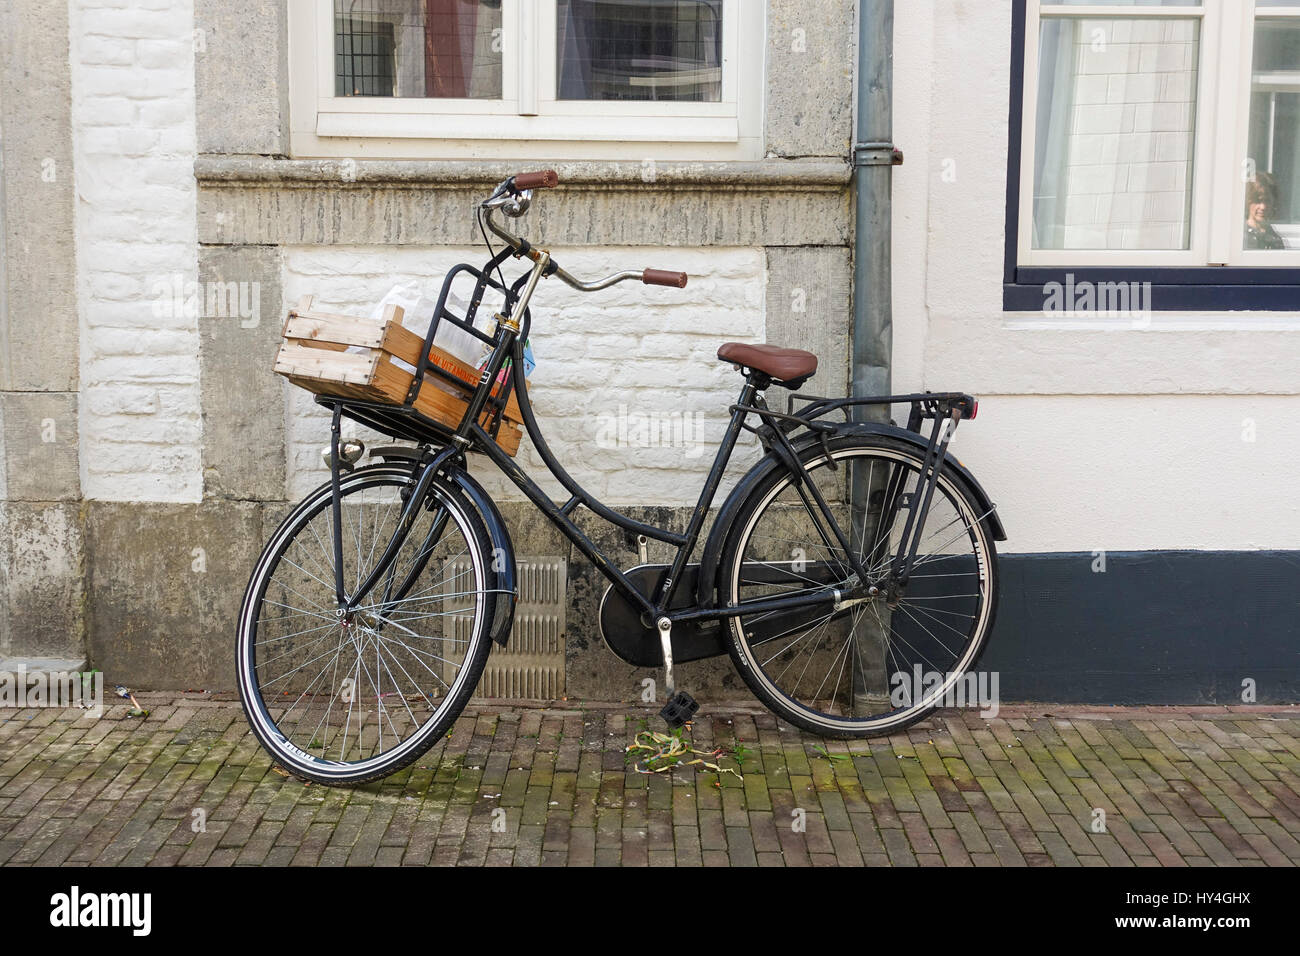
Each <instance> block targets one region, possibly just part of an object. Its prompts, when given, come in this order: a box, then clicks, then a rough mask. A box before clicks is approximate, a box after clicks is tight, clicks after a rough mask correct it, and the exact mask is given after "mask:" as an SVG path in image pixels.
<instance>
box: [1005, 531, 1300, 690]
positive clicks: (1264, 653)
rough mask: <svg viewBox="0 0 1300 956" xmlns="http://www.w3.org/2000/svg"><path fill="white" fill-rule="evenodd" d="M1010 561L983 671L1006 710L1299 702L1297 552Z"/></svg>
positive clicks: (1017, 557)
mask: <svg viewBox="0 0 1300 956" xmlns="http://www.w3.org/2000/svg"><path fill="white" fill-rule="evenodd" d="M1098 560H1099V559H1098V557H1096V556H1094V555H1093V554H1090V553H1087V552H1081V553H1077V554H1074V553H1070V554H1011V555H1003V556H1001V557H1000V558H999V567H1000V569H1001V571H1002V586H1001V594H1002V597H1001V602H1000V604H999V607H998V620H997V624H996V626H995V628H994V632H993V637H992V639H991V641H990V643H989V647H988V649H987V650H986V651H985V654H984V657H983V658H982V659H981V661H980V664H979V669H980V670H981V671H998V672H999V681H1000V688H999V689H1000V695H1001V700H1002V702H1004V703H1010V702H1015V701H1060V702H1062V703H1091V704H1241V703H1250V702H1251V701H1250V700H1243V697H1242V695H1243V693H1244V691H1245V686H1244V684H1243V682H1245V681H1248V680H1249V681H1253V682H1254V688H1255V701H1254V702H1257V703H1261V704H1277V703H1294V702H1297V701H1300V551H1137V552H1108V553H1106V555H1105V565H1104V567H1105V570H1104V571H1094V570H1093V568H1094V566H1095V565H1097V563H1098Z"/></svg>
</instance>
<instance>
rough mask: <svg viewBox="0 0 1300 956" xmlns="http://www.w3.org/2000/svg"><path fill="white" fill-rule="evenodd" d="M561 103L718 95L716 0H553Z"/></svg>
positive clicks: (693, 99) (702, 99) (718, 8)
mask: <svg viewBox="0 0 1300 956" xmlns="http://www.w3.org/2000/svg"><path fill="white" fill-rule="evenodd" d="M557 16H558V22H557V24H556V59H557V61H558V69H557V74H558V75H557V77H556V90H557V97H558V98H559V99H562V100H677V101H688V102H696V103H701V102H704V103H716V102H718V101H719V100H721V99H722V0H559V3H558V4H557Z"/></svg>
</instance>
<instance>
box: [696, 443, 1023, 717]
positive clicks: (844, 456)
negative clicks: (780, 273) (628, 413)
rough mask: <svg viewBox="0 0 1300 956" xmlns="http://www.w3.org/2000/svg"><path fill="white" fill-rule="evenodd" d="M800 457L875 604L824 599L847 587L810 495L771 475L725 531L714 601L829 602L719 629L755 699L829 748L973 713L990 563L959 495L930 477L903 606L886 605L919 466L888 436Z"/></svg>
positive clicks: (959, 487) (970, 506)
mask: <svg viewBox="0 0 1300 956" xmlns="http://www.w3.org/2000/svg"><path fill="white" fill-rule="evenodd" d="M801 458H802V460H803V464H804V467H805V468H806V469H807V471H808V476H809V479H810V480H811V482H812V483H813V485H815V487H816V488H817V489H818V491H819V492H820V493H821V497H822V498H823V500H824V501H825V503H826V505H827V509H828V510H829V511H830V513H831V516H832V517H833V518H834V520H835V523H836V524H838V525H839V526H840V528H841V529H843V533H844V536H845V537H846V538H847V539H848V544H849V545H850V547H852V548H853V549H854V551H855V552H856V553H857V555H858V556H859V557H860V558H861V564H862V565H863V566H864V567H865V569H866V571H867V574H868V580H867V582H866V584H867V585H869V586H876V587H878V588H879V589H880V595H879V596H878V597H874V598H871V599H868V600H861V601H860V602H859V603H852V604H847V605H845V606H842V607H840V608H838V609H837V608H836V607H835V606H834V603H833V598H832V597H831V596H830V595H831V594H832V592H834V591H837V590H838V591H841V592H844V591H847V590H849V589H851V588H853V587H854V586H856V585H857V584H858V583H859V582H858V581H857V580H856V578H855V574H854V572H853V570H852V568H851V564H850V561H849V560H848V552H847V551H846V550H845V548H844V547H843V546H842V545H841V543H840V539H839V537H838V536H837V535H836V534H835V533H834V530H833V528H832V527H831V526H830V525H829V523H828V522H827V520H826V518H825V515H824V514H823V513H822V510H821V508H820V506H819V505H818V504H817V503H816V498H815V496H813V495H812V494H811V492H810V489H809V488H808V487H804V486H803V485H802V483H800V482H796V481H795V480H794V477H793V476H792V475H791V473H790V472H789V471H788V470H787V469H785V468H779V467H778V468H774V469H772V471H771V473H770V474H769V475H768V476H766V478H764V479H760V481H759V482H758V483H757V485H756V486H755V488H754V490H753V492H752V493H751V494H750V496H749V498H748V500H747V501H746V502H745V503H744V504H743V505H742V506H741V510H740V512H739V514H738V515H737V517H736V519H735V522H734V524H733V525H732V531H731V533H730V537H729V539H728V544H727V546H726V548H725V549H724V552H723V559H722V566H721V579H720V591H721V596H722V597H723V598H724V599H726V600H725V603H728V604H731V605H736V604H739V603H741V602H742V601H750V600H757V599H762V598H772V597H778V596H789V595H800V596H811V595H812V594H816V593H820V594H825V595H827V598H826V600H824V601H822V602H820V603H817V604H812V605H806V606H804V607H800V608H793V609H787V610H782V611H777V612H770V611H769V612H766V613H753V614H749V615H738V616H736V617H733V618H731V619H730V623H731V627H730V629H729V632H728V637H729V640H728V649H729V651H730V654H731V658H732V661H733V662H734V663H735V665H736V669H737V670H738V671H739V672H740V675H741V676H742V677H743V678H744V680H745V682H746V683H747V684H748V685H749V687H750V689H751V690H752V691H753V692H754V694H755V696H757V697H758V698H759V700H761V701H763V703H764V704H766V705H767V706H768V707H769V708H771V709H772V710H773V711H774V712H776V713H777V714H778V715H779V716H781V717H783V718H784V719H785V720H787V721H789V722H790V723H791V724H794V725H796V726H799V727H803V728H804V729H806V730H810V731H813V732H814V733H817V734H820V735H822V736H827V737H868V736H875V735H879V734H886V733H890V732H892V731H896V730H900V729H902V728H904V727H906V726H908V725H909V724H912V723H914V722H915V721H917V720H920V719H921V718H922V717H924V716H925V715H926V714H927V713H929V712H930V711H931V710H933V709H934V708H935V707H937V706H940V705H941V704H945V703H976V702H978V701H981V700H983V698H982V697H981V696H980V690H981V688H980V687H979V685H978V681H976V686H974V687H972V684H971V682H970V681H966V680H964V676H965V675H966V674H967V672H968V671H970V669H971V668H972V667H973V666H974V665H975V663H976V662H977V660H978V657H979V654H980V652H981V651H982V650H983V647H984V644H985V642H986V641H987V639H988V635H989V632H990V630H991V629H992V626H993V617H994V612H995V609H996V606H997V594H998V584H997V553H996V550H995V548H994V544H993V537H992V534H991V533H990V531H989V527H988V522H986V521H984V520H983V519H984V518H985V517H986V516H985V515H984V514H982V513H981V511H980V510H979V509H980V506H979V504H978V499H977V498H976V496H975V495H974V493H973V492H972V491H971V489H970V488H969V487H968V486H967V483H966V482H965V481H964V480H963V479H962V478H961V476H960V475H957V474H954V473H952V472H951V471H943V472H941V473H940V475H939V480H938V483H937V485H936V487H935V491H934V497H933V499H932V501H931V505H930V510H929V514H928V516H927V518H926V521H925V525H924V527H923V528H922V529H921V531H920V533H919V541H918V547H917V552H916V560H915V563H914V565H913V568H912V574H911V576H910V579H909V580H908V582H907V585H906V588H905V589H903V590H902V592H901V594H900V593H898V592H895V593H892V594H888V593H887V592H888V584H889V580H890V577H889V572H890V566H891V563H892V561H893V558H894V555H895V554H896V553H897V551H898V548H899V544H900V542H901V539H902V537H903V534H904V527H905V524H906V519H907V510H906V509H907V504H908V503H909V502H910V501H911V500H912V498H913V497H914V496H915V495H916V494H917V490H918V485H919V479H920V475H921V470H922V464H923V458H922V453H921V452H920V451H919V450H917V449H916V448H915V447H913V446H911V445H909V444H908V443H906V442H903V441H900V440H898V439H894V438H890V437H888V436H844V437H841V438H836V439H832V440H831V441H830V442H829V443H828V445H827V446H826V447H825V448H824V447H823V446H822V445H821V444H817V445H814V446H811V447H809V448H807V449H804V450H803V451H802V453H801ZM855 503H857V506H856V507H855ZM983 690H985V691H987V686H985V687H984V688H983ZM972 698H973V699H972Z"/></svg>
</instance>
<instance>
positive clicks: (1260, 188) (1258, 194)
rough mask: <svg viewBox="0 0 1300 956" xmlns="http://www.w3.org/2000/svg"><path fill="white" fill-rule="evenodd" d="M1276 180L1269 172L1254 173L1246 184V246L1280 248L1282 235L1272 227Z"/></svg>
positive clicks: (1281, 246) (1275, 203)
mask: <svg viewBox="0 0 1300 956" xmlns="http://www.w3.org/2000/svg"><path fill="white" fill-rule="evenodd" d="M1276 208H1277V182H1276V181H1275V180H1274V179H1273V177H1272V175H1271V174H1269V173H1256V174H1255V178H1254V179H1252V180H1251V181H1250V182H1248V183H1247V184H1246V248H1247V249H1281V248H1284V243H1283V242H1282V237H1281V236H1280V235H1278V231H1277V230H1276V229H1274V228H1273V223H1272V221H1271V220H1272V218H1273V210H1274V209H1276Z"/></svg>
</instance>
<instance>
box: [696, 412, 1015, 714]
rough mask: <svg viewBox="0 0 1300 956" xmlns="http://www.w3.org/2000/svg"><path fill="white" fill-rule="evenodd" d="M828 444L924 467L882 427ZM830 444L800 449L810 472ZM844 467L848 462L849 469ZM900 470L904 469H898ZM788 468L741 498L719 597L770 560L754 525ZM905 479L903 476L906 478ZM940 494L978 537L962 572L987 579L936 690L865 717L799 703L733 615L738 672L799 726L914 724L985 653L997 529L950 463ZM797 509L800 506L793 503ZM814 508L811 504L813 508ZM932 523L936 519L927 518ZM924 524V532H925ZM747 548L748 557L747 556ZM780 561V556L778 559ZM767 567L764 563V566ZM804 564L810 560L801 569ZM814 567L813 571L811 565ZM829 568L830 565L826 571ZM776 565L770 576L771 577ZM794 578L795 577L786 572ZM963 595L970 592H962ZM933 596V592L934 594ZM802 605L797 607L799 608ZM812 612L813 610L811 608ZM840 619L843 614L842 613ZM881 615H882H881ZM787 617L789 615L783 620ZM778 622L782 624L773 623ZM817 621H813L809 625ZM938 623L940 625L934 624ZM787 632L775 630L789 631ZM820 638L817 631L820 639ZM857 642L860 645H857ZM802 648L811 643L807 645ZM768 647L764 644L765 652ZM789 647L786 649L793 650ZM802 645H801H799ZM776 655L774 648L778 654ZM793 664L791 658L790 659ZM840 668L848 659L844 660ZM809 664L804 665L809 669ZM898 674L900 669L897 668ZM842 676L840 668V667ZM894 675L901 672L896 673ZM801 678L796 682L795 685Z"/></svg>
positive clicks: (833, 449) (729, 596) (838, 455)
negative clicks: (759, 547) (761, 552)
mask: <svg viewBox="0 0 1300 956" xmlns="http://www.w3.org/2000/svg"><path fill="white" fill-rule="evenodd" d="M827 447H828V448H829V452H830V454H831V456H832V460H833V461H836V462H837V463H843V462H844V460H845V459H849V458H868V459H871V460H876V459H879V460H886V461H894V462H896V463H897V464H898V465H900V466H902V468H903V469H906V473H907V474H911V473H912V470H913V469H916V473H917V474H919V469H920V468H921V465H922V462H923V458H922V452H921V451H920V450H918V449H916V448H915V447H914V446H912V445H910V444H909V443H907V442H903V441H900V440H898V439H895V438H890V437H888V436H881V435H872V436H864V435H849V436H841V437H838V438H833V439H831V440H830V441H829V442H828V446H827ZM826 455H827V452H826V450H824V449H823V446H822V445H821V444H816V445H810V446H808V447H806V448H804V449H803V450H802V451H801V452H800V458H801V460H802V462H803V464H804V466H805V468H806V469H808V471H809V473H810V474H811V475H815V474H817V473H818V472H819V471H820V470H822V469H824V468H825V467H826ZM846 470H847V469H846ZM900 470H902V469H900ZM791 478H792V476H791V473H790V472H789V471H788V470H787V469H786V468H785V467H784V466H779V465H778V466H773V467H771V468H770V471H769V473H768V474H767V475H765V476H763V477H762V478H760V479H759V481H758V482H757V483H756V484H755V486H754V488H753V490H752V491H751V492H750V494H749V496H748V498H747V499H746V501H745V502H744V503H743V504H742V505H741V507H740V509H739V511H738V512H737V516H736V518H735V520H734V522H733V524H732V526H731V529H730V531H729V533H728V537H727V539H726V544H725V545H724V548H723V552H722V555H723V556H722V559H721V561H720V564H719V580H718V600H719V603H720V604H723V605H729V606H734V605H735V604H737V603H739V602H740V600H741V599H742V595H741V591H742V588H741V576H742V573H744V569H745V567H746V561H747V560H748V561H749V564H748V567H749V568H750V572H749V573H750V575H751V577H762V575H757V576H756V575H754V574H753V569H754V568H755V567H763V566H765V565H767V564H768V563H769V562H767V561H766V559H763V558H761V557H757V556H756V554H757V552H756V548H755V547H754V546H753V545H751V544H750V542H751V540H755V529H756V528H757V527H758V522H759V521H761V519H762V517H763V514H764V512H765V511H766V510H767V508H768V507H769V506H770V505H771V504H772V503H773V502H775V501H776V500H777V497H778V496H779V495H780V494H782V493H783V492H784V491H786V490H788V489H791V488H794V487H795V485H794V484H793V482H792V481H791ZM905 483H906V479H904V485H905ZM935 498H936V500H938V499H940V498H943V499H944V500H946V501H949V502H953V503H955V505H956V507H954V511H957V512H959V513H960V514H961V516H962V517H964V518H965V523H964V529H965V530H966V531H967V532H968V533H969V534H970V535H971V536H972V540H973V541H974V542H976V551H975V553H974V562H975V564H976V565H977V567H976V568H975V569H974V570H967V571H961V572H960V573H961V574H967V575H970V574H975V575H979V576H980V580H981V582H982V587H983V591H982V598H981V601H980V608H979V615H978V617H977V618H975V624H974V626H973V628H972V633H971V635H970V638H969V640H968V642H967V646H966V647H965V648H963V652H962V653H961V654H960V655H956V657H957V660H956V662H955V663H956V665H957V666H956V667H955V668H954V671H955V673H954V675H953V676H952V677H951V679H946V680H944V681H943V682H942V683H941V684H940V685H937V688H936V689H937V693H934V694H931V695H929V696H924V695H923V696H920V697H919V698H918V697H915V696H914V697H913V698H912V699H911V700H908V701H907V702H906V705H905V706H904V707H902V708H901V709H899V710H897V711H894V712H891V713H890V714H889V715H887V716H884V715H883V712H882V714H881V715H874V716H868V717H864V718H857V717H850V716H848V715H847V714H845V713H840V714H827V713H822V712H820V711H817V710H816V709H815V708H811V707H809V706H807V705H806V704H804V703H801V702H800V701H799V700H798V699H796V697H795V696H794V695H792V694H791V693H789V692H788V691H787V690H785V689H783V688H782V687H781V686H779V684H778V683H777V681H775V680H774V679H772V676H771V675H770V674H768V673H767V672H766V671H765V670H764V667H763V666H762V665H763V662H762V660H761V655H760V654H759V653H758V652H757V651H756V650H755V648H756V647H760V646H762V645H763V643H765V642H766V641H771V640H774V638H771V637H768V636H766V635H765V634H760V635H758V636H757V638H756V637H755V636H754V635H753V634H752V633H751V632H750V631H747V627H746V623H745V619H744V618H742V617H741V616H735V617H732V618H729V625H730V626H729V627H728V628H727V641H726V643H727V650H728V653H729V655H730V656H731V659H732V663H733V664H734V665H735V667H736V670H737V671H738V672H739V674H740V676H741V678H742V679H743V680H744V681H745V683H746V684H747V685H748V686H749V688H750V690H751V691H752V692H753V693H754V695H755V696H756V697H757V698H758V699H759V700H760V701H761V702H762V703H763V704H764V705H765V706H766V707H768V708H769V709H770V710H772V711H773V712H774V713H775V714H777V715H778V716H779V717H781V718H782V719H784V720H785V721H787V722H788V723H790V724H792V725H794V726H796V727H800V728H802V729H804V730H808V731H811V732H813V733H816V734H818V735H820V736H823V737H830V738H839V739H848V738H855V737H872V736H880V735H884V734H889V733H893V732H896V731H899V730H902V729H904V728H906V727H909V726H911V725H912V724H914V723H916V722H917V721H919V720H922V719H924V718H925V717H926V716H927V715H928V714H930V713H931V712H932V711H933V710H934V709H935V708H936V707H938V706H940V705H941V704H942V703H943V702H944V700H945V695H947V694H949V692H950V691H952V689H953V688H954V687H955V686H956V683H957V681H959V680H962V679H963V677H964V675H965V674H967V673H970V672H971V671H972V670H973V669H974V668H975V666H976V665H977V664H978V662H979V659H980V657H981V655H982V654H983V652H984V649H985V647H986V646H987V643H988V638H989V634H990V633H991V631H992V628H993V624H994V620H995V618H996V611H997V603H998V569H997V551H996V546H995V544H994V539H993V534H992V530H991V527H990V526H989V522H987V521H985V520H983V518H984V516H983V515H982V514H981V512H980V510H979V503H978V502H979V499H978V497H977V496H976V495H975V493H974V492H973V490H972V489H971V488H970V487H969V485H968V484H967V482H966V481H965V480H964V479H963V478H962V477H961V476H960V475H958V474H956V473H954V472H951V471H943V472H941V473H940V475H939V481H938V484H937V486H936V490H935ZM793 510H794V511H796V512H797V509H793ZM810 510H811V509H810ZM926 527H927V528H929V527H931V525H929V524H927V526H926ZM925 533H926V532H923V537H924V534H925ZM887 543H888V545H889V546H888V547H887V548H882V549H881V551H880V554H881V555H884V554H887V553H888V552H889V551H890V550H892V548H893V547H895V545H894V544H893V543H892V542H887ZM746 555H748V559H747V557H746ZM827 556H828V557H827V559H825V561H824V563H825V564H826V565H828V566H829V565H830V558H831V557H832V554H831V551H829V550H828V551H827ZM943 557H944V560H948V561H950V563H951V564H952V568H961V567H966V565H965V564H964V563H963V564H957V563H956V562H955V561H953V560H952V559H951V558H949V556H947V555H944V556H943ZM926 560H934V559H933V558H929V557H927V556H925V555H923V554H918V563H920V562H922V561H926ZM777 565H779V562H778V563H776V564H774V565H773V566H777ZM764 569H765V570H766V568H765V567H764ZM804 570H805V571H806V570H807V569H806V568H805V569H804ZM807 573H812V572H807ZM826 573H827V574H829V573H830V572H826ZM958 574H959V572H958V571H953V572H952V573H951V575H950V574H948V573H945V574H933V575H930V576H932V577H936V578H941V577H946V576H958ZM771 576H772V575H771V573H770V572H769V573H768V574H767V577H769V578H770V577H771ZM789 581H790V582H793V581H794V578H793V577H791V578H790V579H789ZM816 585H817V586H818V587H821V588H825V587H826V586H827V585H826V584H825V583H822V582H816ZM961 586H962V587H969V581H967V582H964V583H963V584H962V585H961ZM800 587H802V588H803V589H804V590H809V589H811V588H812V587H813V585H812V584H809V585H800ZM962 597H967V596H966V595H962ZM929 600H935V598H933V597H931V598H929ZM934 611H935V608H934V607H933V606H931V608H930V609H929V610H928V611H926V610H922V611H920V612H919V614H912V613H911V612H908V613H909V614H910V616H911V617H912V619H913V620H921V621H922V622H923V626H924V618H921V617H920V616H919V615H922V614H924V615H926V616H927V617H933V616H934ZM794 613H797V612H794ZM808 613H809V614H811V613H812V611H811V610H810V611H809V612H808ZM939 613H951V612H949V611H940V612H939ZM750 619H751V620H754V619H756V617H755V616H754V615H751V616H750ZM840 620H841V621H842V618H841V619H840ZM877 620H879V617H877ZM781 623H782V624H784V623H785V621H784V620H782V621H781ZM774 626H778V625H774ZM811 626H812V625H809V627H810V628H811ZM897 626H898V627H899V628H900V629H901V628H902V627H905V626H908V623H907V621H906V620H902V619H900V624H899V625H897ZM936 626H937V625H936ZM894 628H895V625H894V624H893V615H892V614H891V615H890V625H889V626H888V631H889V635H890V641H888V642H887V655H888V654H892V653H893V651H894V648H893V646H892V637H893V631H894ZM850 629H851V630H856V624H854V625H851V626H850ZM786 636H788V633H787V634H784V635H778V637H781V638H784V637H786ZM804 636H805V635H804V634H801V635H800V636H799V637H798V638H797V639H796V641H795V642H793V643H797V641H798V640H802V639H803V638H804ZM848 640H849V638H846V640H845V647H846V648H847V646H848ZM819 641H820V639H819ZM855 649H856V648H855ZM804 650H807V649H806V648H805V649H804ZM807 652H808V654H809V655H810V656H812V655H815V654H816V651H815V650H810V651H807ZM764 653H766V652H764ZM786 653H789V652H788V651H787V652H786ZM799 653H801V654H802V653H804V651H803V650H801V651H800V652H799ZM842 653H844V655H845V661H846V662H847V659H848V651H847V650H845V651H843V652H842ZM774 656H775V655H774ZM788 666H789V665H787V667H788ZM840 666H841V668H842V669H843V667H844V666H845V664H844V663H841V665H840ZM808 667H809V664H805V665H804V670H805V671H806V670H807V669H808ZM896 674H897V672H896ZM841 676H842V675H841ZM895 676H896V675H895ZM798 687H799V685H798V684H797V683H796V685H795V689H796V692H797V690H798ZM839 688H840V684H839V678H837V683H836V685H835V689H834V690H835V693H833V694H832V699H834V698H835V696H836V694H837V693H838V691H839Z"/></svg>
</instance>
